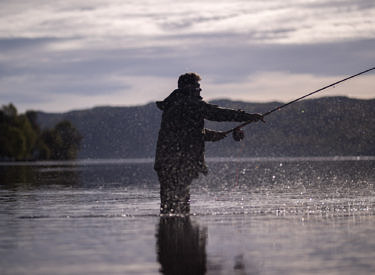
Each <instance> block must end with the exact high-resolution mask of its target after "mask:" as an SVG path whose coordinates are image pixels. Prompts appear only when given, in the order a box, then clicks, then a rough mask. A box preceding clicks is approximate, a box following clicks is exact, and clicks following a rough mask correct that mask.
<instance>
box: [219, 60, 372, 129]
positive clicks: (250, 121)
mask: <svg viewBox="0 0 375 275" xmlns="http://www.w3.org/2000/svg"><path fill="white" fill-rule="evenodd" d="M372 70H375V67H372V68H370V69H367V70H365V71H362V72H360V73H357V74H354V75H352V76H349V77H347V78H344V79H341V80H339V81H336V82H335V83H332V84H329V85H327V86H324V87H323V88H320V89H318V90H316V91H313V92H311V93H308V94H306V95H304V96H301V97H299V98H297V99H294V100H292V101H290V102H288V103H285V104H282V105H280V106H278V107H276V108H274V109H272V110H270V111H268V112H266V113H264V114H262V116H263V117H265V116H268V115H269V114H272V113H273V112H275V111H278V110H280V109H282V108H284V107H286V106H288V105H290V104H293V103H295V102H297V101H299V100H301V99H303V98H305V97H308V96H311V95H313V94H316V93H318V92H321V91H323V90H325V89H327V88H329V87H332V86H335V85H337V84H339V83H341V82H344V81H347V80H349V79H351V78H354V77H357V76H359V75H361V74H365V73H368V72H369V71H372ZM252 122H254V121H253V120H249V121H245V122H243V123H242V124H240V125H238V126H236V127H234V128H232V129H230V130H228V131H226V132H224V134H226V135H227V134H229V133H231V132H234V131H238V130H240V129H241V128H242V127H244V126H246V125H248V124H250V123H252Z"/></svg>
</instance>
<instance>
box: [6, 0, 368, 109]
mask: <svg viewBox="0 0 375 275" xmlns="http://www.w3.org/2000/svg"><path fill="white" fill-rule="evenodd" d="M371 67H375V1H374V0H331V1H323V0H267V1H264V0H259V1H258V0H248V1H244V0H190V1H180V0H158V1H156V0H155V1H151V0H85V1H81V0H63V1H60V0H55V1H47V0H32V1H30V0H9V1H8V0H1V1H0V104H1V105H5V104H8V103H10V102H12V103H13V104H15V105H16V107H17V109H18V110H19V111H20V112H24V111H25V110H42V111H47V112H63V111H69V110H76V109H85V108H91V107H94V106H104V105H105V106H108V105H111V106H131V105H143V104H147V103H149V102H152V101H156V100H162V99H164V98H165V97H167V96H168V95H169V94H170V92H171V91H173V90H174V89H175V88H176V86H177V79H178V76H179V75H181V74H183V73H185V72H197V73H198V74H200V75H201V77H202V81H201V87H202V89H203V91H202V96H203V97H204V99H206V100H212V99H223V98H227V99H232V100H242V101H248V102H267V101H275V100H276V101H281V102H287V101H289V100H292V99H294V98H297V97H300V96H302V95H304V94H307V93H309V92H312V91H314V90H316V89H319V88H321V87H323V86H325V85H328V84H330V83H333V82H335V81H338V80H340V79H342V78H345V77H347V76H349V75H352V74H355V73H358V72H360V71H363V70H366V69H368V68H371ZM374 87H375V72H374V71H373V72H371V73H368V74H366V75H362V76H360V77H358V78H355V79H352V80H349V81H347V82H345V83H343V84H340V85H337V86H335V87H334V88H331V89H327V90H325V91H323V92H321V93H319V94H317V96H319V97H320V96H336V95H343V96H349V97H352V98H361V99H369V98H375V88H374Z"/></svg>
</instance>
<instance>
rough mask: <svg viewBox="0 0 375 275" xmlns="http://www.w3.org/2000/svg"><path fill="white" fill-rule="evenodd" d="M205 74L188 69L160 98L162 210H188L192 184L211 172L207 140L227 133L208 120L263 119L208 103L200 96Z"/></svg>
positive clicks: (158, 168) (158, 169)
mask: <svg viewBox="0 0 375 275" xmlns="http://www.w3.org/2000/svg"><path fill="white" fill-rule="evenodd" d="M200 80H201V77H200V76H199V75H198V74H196V73H186V74H183V75H181V76H180V77H179V79H178V89H176V90H174V91H173V92H172V93H171V94H170V95H169V96H168V97H167V98H166V99H164V100H163V101H158V102H156V105H157V107H158V108H159V109H160V110H162V111H163V114H162V120H161V126H160V131H159V136H158V141H157V146H156V156H155V165H154V169H155V170H156V172H157V174H158V178H159V182H160V200H161V204H160V213H161V214H188V213H189V212H190V184H191V183H192V181H193V180H194V179H196V178H198V176H199V174H204V175H205V174H207V167H206V164H205V161H204V143H205V142H206V141H219V140H221V139H223V138H224V137H225V136H226V134H225V133H224V132H220V131H213V130H209V129H206V128H204V120H205V119H207V120H212V121H237V122H243V121H254V122H255V121H260V120H262V119H263V117H262V115H260V114H249V113H246V112H244V111H242V110H233V109H228V108H222V107H219V106H217V105H213V104H209V103H206V102H205V101H204V100H203V98H202V97H201V96H200V92H201V88H200V84H199V81H200Z"/></svg>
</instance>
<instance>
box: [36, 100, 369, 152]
mask: <svg viewBox="0 0 375 275" xmlns="http://www.w3.org/2000/svg"><path fill="white" fill-rule="evenodd" d="M210 103H212V104H216V105H219V106H222V107H228V108H233V109H242V110H245V111H247V112H250V113H265V112H267V111H269V110H271V109H273V108H275V107H277V106H280V105H282V104H283V103H281V102H266V103H252V102H243V101H232V100H227V99H219V100H213V101H210ZM374 107H375V99H368V100H363V99H353V98H347V97H321V98H313V99H305V100H301V101H299V102H296V103H294V104H291V105H289V106H288V107H286V108H284V109H282V110H280V111H277V112H274V113H273V114H271V115H270V116H266V117H265V120H266V123H265V124H263V123H254V124H250V125H248V126H246V127H244V131H245V140H243V141H241V142H235V141H234V140H233V139H232V138H231V137H227V138H226V139H224V140H222V141H219V142H215V143H210V142H208V143H206V144H207V146H206V155H207V156H210V157H278V156H290V157H293V156H336V155H343V156H345V155H375V108H374ZM62 119H67V120H69V121H71V122H72V123H73V125H74V126H75V127H77V129H78V130H79V131H80V133H81V135H82V136H83V140H82V146H81V151H80V153H79V158H134V157H141V158H143V157H153V156H154V151H155V146H156V140H157V135H158V131H159V126H160V119H161V111H160V110H159V109H157V107H156V105H155V104H154V103H152V102H151V103H147V104H145V105H139V106H129V107H126V106H124V107H118V106H116V107H112V106H98V107H94V108H91V109H82V110H72V111H69V112H66V113H45V112H38V122H39V123H40V125H41V126H42V127H48V126H51V125H54V124H55V123H56V122H58V121H60V120H62ZM205 125H206V127H207V128H210V129H215V130H228V129H231V128H232V127H234V126H236V125H238V124H237V123H233V122H225V123H218V122H211V121H207V122H206V124H205Z"/></svg>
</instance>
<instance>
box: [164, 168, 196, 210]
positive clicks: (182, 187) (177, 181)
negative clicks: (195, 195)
mask: <svg viewBox="0 0 375 275" xmlns="http://www.w3.org/2000/svg"><path fill="white" fill-rule="evenodd" d="M158 176H159V182H160V201H161V204H160V213H161V214H189V212H190V184H191V182H192V180H193V179H192V178H191V177H189V176H187V175H184V173H178V172H172V173H163V172H161V173H160V172H159V173H158Z"/></svg>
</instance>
